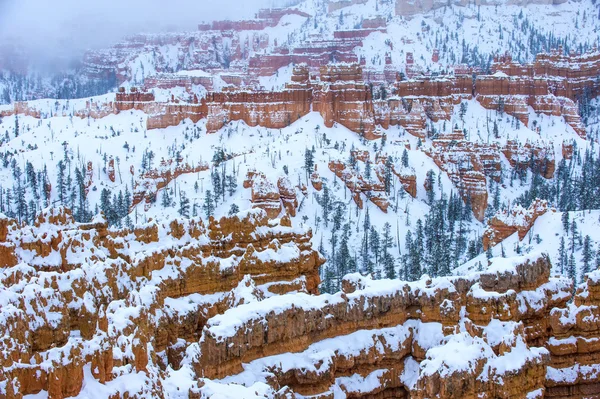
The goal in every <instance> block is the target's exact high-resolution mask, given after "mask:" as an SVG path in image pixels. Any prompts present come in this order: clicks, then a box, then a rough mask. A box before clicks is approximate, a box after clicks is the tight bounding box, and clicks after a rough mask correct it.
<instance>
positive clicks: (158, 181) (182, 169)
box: [131, 159, 209, 209]
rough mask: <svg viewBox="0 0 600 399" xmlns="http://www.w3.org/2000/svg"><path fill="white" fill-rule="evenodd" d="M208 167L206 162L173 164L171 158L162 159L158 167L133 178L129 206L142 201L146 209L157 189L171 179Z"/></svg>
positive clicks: (165, 185) (152, 200)
mask: <svg viewBox="0 0 600 399" xmlns="http://www.w3.org/2000/svg"><path fill="white" fill-rule="evenodd" d="M208 169H209V166H208V164H200V165H197V166H191V165H189V164H187V163H186V164H174V162H173V160H172V159H169V160H168V161H165V160H164V159H163V160H161V162H160V165H159V166H158V168H155V169H150V170H148V171H146V172H144V173H143V174H142V175H140V176H138V177H137V178H135V184H134V188H133V202H132V205H131V206H132V208H133V207H135V206H136V205H137V204H140V203H142V202H144V203H145V207H146V209H148V207H150V206H151V205H152V203H153V202H155V201H156V199H157V195H158V192H159V190H161V189H163V188H165V187H167V186H168V185H169V183H171V181H173V180H174V179H177V178H178V177H179V176H181V175H184V174H188V173H198V172H201V171H204V170H208ZM132 175H133V171H132Z"/></svg>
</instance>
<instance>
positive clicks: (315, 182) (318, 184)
mask: <svg viewBox="0 0 600 399" xmlns="http://www.w3.org/2000/svg"><path fill="white" fill-rule="evenodd" d="M310 183H311V184H312V186H313V188H314V189H315V190H317V191H321V190H322V189H323V181H322V180H321V176H320V175H319V172H317V165H315V171H314V172H313V173H312V174H311V175H310Z"/></svg>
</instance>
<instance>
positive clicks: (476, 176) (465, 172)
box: [425, 139, 500, 221]
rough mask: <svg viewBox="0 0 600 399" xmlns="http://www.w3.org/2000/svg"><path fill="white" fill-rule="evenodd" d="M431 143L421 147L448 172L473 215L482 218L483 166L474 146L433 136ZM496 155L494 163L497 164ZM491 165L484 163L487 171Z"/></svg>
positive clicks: (484, 202)
mask: <svg viewBox="0 0 600 399" xmlns="http://www.w3.org/2000/svg"><path fill="white" fill-rule="evenodd" d="M433 144H434V145H433V147H432V148H429V149H425V153H426V154H427V155H429V156H430V157H431V158H432V159H433V161H434V162H435V164H436V165H437V166H438V167H439V168H440V169H441V170H443V171H444V172H446V173H447V174H448V177H449V178H450V180H451V181H452V182H453V183H454V185H455V186H456V187H457V188H458V191H459V192H460V193H461V196H462V198H463V200H464V201H465V202H470V203H471V210H472V211H473V215H475V218H477V220H479V221H483V219H484V217H485V210H486V209H487V199H488V192H487V184H486V183H487V180H486V173H485V172H486V168H485V167H484V163H483V162H482V159H481V156H480V154H479V152H480V151H479V148H478V146H476V145H474V144H473V143H471V142H468V141H464V140H463V141H454V140H452V141H447V140H443V139H437V140H434V142H433ZM499 161H500V160H499V159H498V166H499V165H500V162H499ZM492 169H493V166H491V165H488V166H487V170H488V172H490V171H491V170H492Z"/></svg>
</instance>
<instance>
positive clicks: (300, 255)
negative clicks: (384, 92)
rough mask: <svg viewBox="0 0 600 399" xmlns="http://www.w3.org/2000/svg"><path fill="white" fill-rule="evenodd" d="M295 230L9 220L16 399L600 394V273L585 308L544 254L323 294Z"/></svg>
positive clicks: (6, 365) (239, 221)
mask: <svg viewBox="0 0 600 399" xmlns="http://www.w3.org/2000/svg"><path fill="white" fill-rule="evenodd" d="M358 155H360V154H357V156H358ZM289 226H290V221H289V219H287V217H284V218H282V219H281V220H280V222H277V221H269V220H268V218H267V216H266V214H265V212H264V211H263V210H260V209H259V210H253V211H249V212H245V213H242V214H239V215H236V216H232V217H227V218H222V219H221V220H219V221H216V220H214V219H211V220H210V222H209V225H208V227H205V226H204V225H203V223H202V222H200V221H194V220H192V221H182V220H174V221H173V222H171V223H170V224H168V225H163V224H155V223H150V224H148V225H147V226H145V227H142V228H138V229H135V230H132V231H129V230H111V229H108V228H107V226H106V223H105V221H104V220H103V218H101V217H99V218H96V219H95V220H94V221H92V222H91V223H89V224H77V223H74V222H73V220H72V218H71V216H70V214H69V212H68V211H66V210H60V211H54V212H46V213H44V214H42V215H40V216H39V218H38V220H37V222H36V224H35V225H33V226H20V225H18V224H17V223H16V222H15V221H13V220H10V219H7V218H2V219H0V239H2V242H4V243H5V245H4V246H5V247H9V246H10V247H11V248H12V251H11V252H6V253H4V252H3V256H2V258H1V259H0V261H1V262H2V267H3V268H2V272H1V273H0V282H1V284H2V293H3V295H2V312H1V315H2V319H3V323H2V327H1V328H2V331H3V334H4V336H5V339H4V340H3V341H2V344H1V345H2V358H1V361H2V371H1V373H0V386H1V389H2V393H3V395H4V397H6V398H20V397H22V395H26V394H34V393H38V392H40V391H46V392H47V393H48V397H50V398H65V397H69V396H75V395H78V394H79V395H84V396H85V395H86V394H87V393H89V391H87V390H88V389H89V387H91V386H97V387H99V388H98V389H102V392H106V397H111V398H113V397H114V398H117V397H128V398H146V397H154V398H160V397H169V395H168V394H167V393H168V392H170V391H169V389H170V387H171V385H170V384H173V378H178V379H179V380H178V381H179V383H180V384H182V386H183V387H186V388H185V389H187V390H188V391H187V392H181V393H182V394H183V395H184V397H189V398H200V397H209V396H211V395H212V394H214V393H215V391H218V390H219V389H221V390H225V391H227V390H232V391H231V392H230V395H233V396H236V397H255V396H257V395H259V393H258V392H262V394H265V395H266V396H267V397H285V396H286V395H292V394H294V393H297V394H301V395H317V396H318V397H332V396H336V395H337V394H340V395H341V394H345V395H346V396H348V397H400V398H402V397H406V398H408V397H411V398H431V397H437V398H481V397H490V398H491V397H497V398H498V397H499V398H532V397H540V398H541V397H553V398H554V397H560V398H581V397H594V395H595V394H596V393H597V387H598V384H599V383H600V381H599V379H598V378H599V377H598V375H599V373H598V370H599V368H600V364H598V361H597V359H598V355H599V352H600V347H599V346H598V345H596V342H597V341H598V339H599V338H598V335H599V334H600V329H598V318H599V317H600V314H599V313H598V312H599V309H600V288H599V287H600V271H595V272H592V273H590V274H589V275H588V276H587V277H586V279H585V281H584V283H583V284H581V285H580V286H579V287H578V288H577V291H576V293H575V294H573V292H574V290H573V285H572V283H571V282H570V280H568V279H565V278H553V277H550V267H551V265H550V262H549V259H548V258H547V257H546V256H545V255H529V256H526V257H520V258H509V259H495V260H493V261H492V263H491V265H490V266H489V268H488V269H487V270H486V271H484V272H480V273H473V274H470V275H468V276H459V277H442V278H435V279H430V278H428V277H427V276H424V277H423V279H421V280H419V281H416V282H412V283H407V282H403V281H399V280H378V281H375V280H371V278H370V277H364V276H361V275H359V274H351V275H348V276H346V277H345V279H344V282H343V290H342V292H339V293H337V294H333V295H330V294H327V295H317V288H316V287H317V284H318V283H319V277H318V273H317V270H318V267H319V266H320V265H321V264H322V262H323V260H322V258H321V257H320V256H319V255H318V254H317V253H316V252H315V251H313V250H312V249H311V248H310V244H309V239H310V232H308V233H306V232H303V231H301V230H298V229H294V228H292V227H289ZM7 253H9V254H12V255H13V256H6V255H7ZM181 373H183V374H181ZM176 376H177V377H176ZM183 376H185V378H184V377H183ZM181 378H184V379H183V380H182V379H181ZM215 379H221V380H215ZM125 381H128V383H127V387H128V388H127V389H128V392H129V393H128V394H127V395H126V396H123V395H124V393H123V391H122V389H121V388H120V387H121V386H122V384H123V383H125ZM256 384H259V385H256ZM234 391H235V392H237V393H235V394H234V393H233V392H234ZM482 395H483V396H482Z"/></svg>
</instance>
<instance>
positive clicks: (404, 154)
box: [402, 148, 408, 168]
mask: <svg viewBox="0 0 600 399" xmlns="http://www.w3.org/2000/svg"><path fill="white" fill-rule="evenodd" d="M402 166H403V167H405V168H407V167H408V151H406V148H405V149H404V151H402Z"/></svg>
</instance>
